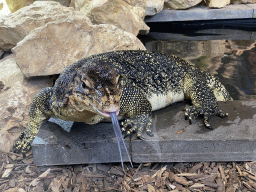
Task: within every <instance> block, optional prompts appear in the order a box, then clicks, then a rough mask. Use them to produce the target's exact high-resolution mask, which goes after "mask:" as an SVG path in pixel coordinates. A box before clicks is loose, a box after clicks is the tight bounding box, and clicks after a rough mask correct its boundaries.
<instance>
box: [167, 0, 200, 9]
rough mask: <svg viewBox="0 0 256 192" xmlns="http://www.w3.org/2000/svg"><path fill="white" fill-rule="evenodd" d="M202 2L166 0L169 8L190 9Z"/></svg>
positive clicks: (198, 0)
mask: <svg viewBox="0 0 256 192" xmlns="http://www.w3.org/2000/svg"><path fill="white" fill-rule="evenodd" d="M200 2H202V0H165V4H166V6H167V8H170V9H188V8H190V7H193V6H195V5H197V4H199V3H200Z"/></svg>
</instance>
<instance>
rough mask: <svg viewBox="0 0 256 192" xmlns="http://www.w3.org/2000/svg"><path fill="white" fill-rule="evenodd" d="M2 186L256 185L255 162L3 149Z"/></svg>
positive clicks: (68, 191) (153, 190)
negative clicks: (41, 160) (73, 156)
mask: <svg viewBox="0 0 256 192" xmlns="http://www.w3.org/2000/svg"><path fill="white" fill-rule="evenodd" d="M0 157H1V158H0V191H1V192H24V191H26V192H28V191H35V192H42V191H53V192H59V191H63V192H83V191H95V192H97V191H135V192H136V191H148V192H167V191H173V192H178V191H196V192H200V191H210V192H211V191H218V192H224V191H226V192H240V191H241V192H246V191H256V176H255V170H256V162H197V163H147V164H134V167H133V168H132V167H131V166H130V164H129V163H125V171H123V170H122V167H121V164H120V163H115V164H90V165H88V164H85V165H67V166H43V167H37V166H35V165H34V164H33V157H32V153H31V152H30V153H28V154H27V157H26V158H24V157H23V156H22V155H20V154H14V153H3V152H0Z"/></svg>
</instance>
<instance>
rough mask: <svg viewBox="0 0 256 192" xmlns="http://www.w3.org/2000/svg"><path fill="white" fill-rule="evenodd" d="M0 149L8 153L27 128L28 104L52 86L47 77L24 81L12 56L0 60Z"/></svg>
mask: <svg viewBox="0 0 256 192" xmlns="http://www.w3.org/2000/svg"><path fill="white" fill-rule="evenodd" d="M0 84H1V85H0V149H1V150H3V151H7V152H8V151H10V150H11V149H12V146H13V143H14V141H15V140H16V139H17V138H18V136H19V135H20V133H21V131H22V130H23V129H24V128H25V127H26V126H27V122H28V112H29V106H30V103H31V101H32V99H33V97H34V95H35V94H36V93H37V92H39V91H40V90H41V89H42V88H44V87H46V86H51V85H52V80H51V79H50V78H48V77H45V78H42V77H41V78H33V79H29V80H26V79H25V78H24V75H23V74H22V72H21V70H20V69H19V67H18V66H17V64H16V62H15V57H14V55H10V56H8V57H6V58H4V59H2V60H0Z"/></svg>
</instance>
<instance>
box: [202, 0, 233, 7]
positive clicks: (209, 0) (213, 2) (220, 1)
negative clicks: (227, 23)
mask: <svg viewBox="0 0 256 192" xmlns="http://www.w3.org/2000/svg"><path fill="white" fill-rule="evenodd" d="M205 2H206V4H207V6H209V7H211V8H221V7H224V6H226V5H228V4H230V0H205Z"/></svg>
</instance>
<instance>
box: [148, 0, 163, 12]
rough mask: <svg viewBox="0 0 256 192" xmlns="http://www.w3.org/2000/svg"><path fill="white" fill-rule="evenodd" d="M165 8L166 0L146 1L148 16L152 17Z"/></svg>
mask: <svg viewBox="0 0 256 192" xmlns="http://www.w3.org/2000/svg"><path fill="white" fill-rule="evenodd" d="M163 8H164V0H147V1H146V15H147V16H152V15H155V14H157V13H159V12H160V11H162V9H163Z"/></svg>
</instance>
